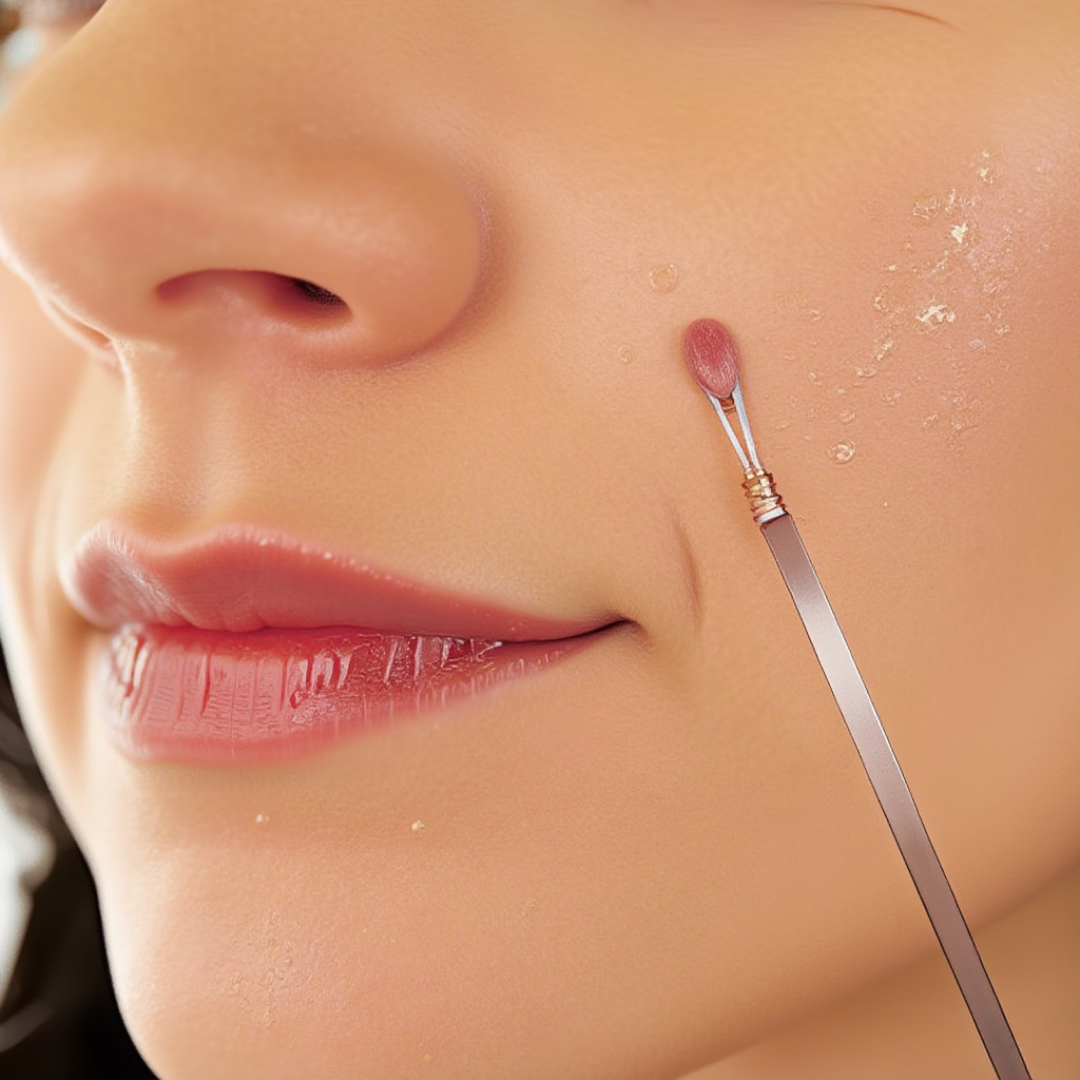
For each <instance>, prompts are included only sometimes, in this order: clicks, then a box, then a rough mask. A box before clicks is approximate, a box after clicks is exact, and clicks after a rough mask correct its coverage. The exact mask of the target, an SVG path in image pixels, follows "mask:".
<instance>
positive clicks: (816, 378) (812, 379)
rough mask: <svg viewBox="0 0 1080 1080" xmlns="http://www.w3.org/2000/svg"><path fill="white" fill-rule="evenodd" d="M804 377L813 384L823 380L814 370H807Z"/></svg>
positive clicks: (818, 384) (817, 384)
mask: <svg viewBox="0 0 1080 1080" xmlns="http://www.w3.org/2000/svg"><path fill="white" fill-rule="evenodd" d="M806 377H807V379H809V380H810V382H812V383H813V384H814V385H815V386H820V385H821V384H822V383H823V382H824V381H825V380H824V379H822V377H821V376H820V375H819V374H818V373H817V372H816V371H808V372H807V373H806Z"/></svg>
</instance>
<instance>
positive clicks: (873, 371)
mask: <svg viewBox="0 0 1080 1080" xmlns="http://www.w3.org/2000/svg"><path fill="white" fill-rule="evenodd" d="M875 375H877V368H876V367H857V368H856V369H855V378H856V379H872V378H874V376H875Z"/></svg>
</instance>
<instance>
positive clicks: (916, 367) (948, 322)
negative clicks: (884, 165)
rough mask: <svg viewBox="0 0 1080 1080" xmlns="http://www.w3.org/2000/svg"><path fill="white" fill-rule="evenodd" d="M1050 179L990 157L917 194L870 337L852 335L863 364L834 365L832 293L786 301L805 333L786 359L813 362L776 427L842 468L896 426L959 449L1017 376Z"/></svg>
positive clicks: (882, 273)
mask: <svg viewBox="0 0 1080 1080" xmlns="http://www.w3.org/2000/svg"><path fill="white" fill-rule="evenodd" d="M1052 171H1053V163H1052V162H1050V161H1044V162H1042V163H1041V164H1039V165H1037V166H1035V167H1034V169H1033V171H1032V173H1031V175H1028V176H1018V175H1017V174H1016V173H1015V170H1012V169H1011V168H1010V165H1009V163H1008V162H1007V161H1005V160H1004V156H1003V155H1002V154H1001V153H1000V152H998V151H995V150H991V149H985V148H984V149H979V150H977V151H975V152H974V153H973V154H972V156H971V157H970V159H969V160H968V161H967V163H966V166H965V167H964V168H963V169H962V170H960V171H958V174H957V176H956V179H955V182H953V183H951V184H949V185H948V186H945V185H942V187H941V188H940V189H938V190H930V191H926V192H923V193H921V194H916V195H914V196H913V197H912V198H911V201H910V202H908V203H907V209H906V210H904V211H902V213H903V214H904V218H903V220H896V219H895V218H893V220H895V221H896V225H897V229H896V237H897V239H896V240H895V241H894V243H895V248H894V249H893V251H891V252H889V255H888V261H887V262H885V261H882V262H881V263H880V264H879V265H878V267H877V271H876V273H877V280H876V281H874V283H873V284H871V285H870V286H869V288H868V289H867V291H866V294H865V300H863V301H862V302H863V303H866V304H868V305H869V306H870V308H871V311H870V313H869V318H868V319H867V320H866V323H865V324H864V328H863V329H862V330H857V329H855V327H854V326H853V327H852V333H851V336H850V338H849V342H850V344H851V345H852V346H854V347H856V348H857V349H858V350H859V351H858V352H856V353H854V354H847V353H846V351H845V355H844V356H843V357H842V358H839V357H837V356H836V355H835V353H834V351H833V350H834V349H835V343H831V332H832V331H831V329H830V327H829V325H827V324H830V323H834V322H835V316H836V314H837V313H836V312H834V311H833V310H832V308H833V306H834V305H831V304H830V303H829V302H828V300H826V299H825V298H824V295H817V294H814V293H809V292H803V291H795V292H790V291H789V292H784V293H781V294H777V296H776V299H777V301H778V303H779V305H780V306H781V307H783V308H784V309H786V310H787V311H788V312H790V313H791V314H792V315H793V316H794V317H795V319H796V321H797V323H798V325H799V327H800V328H801V329H800V334H801V336H800V339H799V340H798V342H797V343H793V342H784V343H783V345H784V348H783V349H782V350H781V359H783V360H784V361H785V362H786V363H790V364H805V365H806V371H805V381H806V382H805V388H804V390H803V391H802V392H801V393H798V392H796V393H794V394H793V395H792V396H791V397H790V400H787V401H778V402H775V403H774V406H773V407H774V409H775V410H776V417H775V419H774V422H773V424H772V427H773V429H774V430H775V431H777V432H783V431H787V430H788V429H790V428H792V427H793V425H794V426H795V427H796V430H800V429H801V430H802V431H803V432H804V434H803V436H802V439H803V441H804V443H806V444H808V446H809V450H810V452H811V454H813V455H815V456H816V455H818V454H821V455H823V456H824V458H825V460H827V461H829V462H832V463H833V464H837V465H843V464H847V463H848V462H849V461H851V460H852V459H853V458H855V457H856V454H855V450H854V448H855V445H856V442H857V441H858V438H859V435H860V433H865V432H866V431H867V430H868V428H872V427H873V426H874V425H875V424H876V423H880V422H882V421H885V420H886V419H889V418H892V420H893V422H896V421H897V420H899V422H900V423H901V424H902V425H903V426H905V427H917V428H918V429H920V430H925V431H927V432H932V433H933V434H934V435H935V436H937V437H940V438H941V439H943V441H944V445H945V446H946V447H948V448H949V449H952V450H959V449H961V448H962V447H963V445H964V441H965V435H966V433H968V432H970V431H972V430H973V429H975V428H977V427H978V426H979V425H980V423H981V422H982V421H983V418H984V414H985V411H986V407H987V405H988V404H989V402H990V400H991V399H992V398H993V396H994V394H995V392H996V390H997V388H998V387H1000V386H1003V385H1004V384H1005V383H1006V382H1007V381H1008V379H1009V378H1010V377H1011V375H1010V370H1009V369H1010V353H1009V346H1008V338H1009V335H1010V334H1011V332H1012V326H1011V325H1010V323H1011V318H1010V311H1011V310H1013V305H1014V293H1015V292H1016V287H1017V285H1018V284H1019V280H1020V278H1021V276H1022V272H1023V266H1022V265H1021V262H1020V259H1019V258H1018V255H1017V252H1018V251H1021V250H1027V251H1033V250H1039V251H1041V250H1044V249H1045V248H1046V247H1047V244H1048V243H1049V242H1050V241H1049V239H1048V238H1045V237H1044V238H1043V242H1042V243H1041V244H1037V243H1035V242H1033V237H1032V233H1033V232H1035V231H1037V230H1040V229H1043V228H1044V225H1045V222H1044V218H1045V215H1044V213H1043V211H1044V209H1045V207H1044V206H1043V205H1042V204H1041V203H1040V200H1039V191H1040V189H1041V188H1042V186H1043V185H1044V183H1045V181H1046V179H1047V178H1048V174H1049V173H1051V172H1052ZM891 213H892V214H895V213H896V211H895V210H894V211H892V212H891ZM1035 239H1038V238H1037V237H1036V238H1035ZM885 250H886V251H889V249H888V248H886V249H885ZM873 280H874V279H873V278H871V281H873ZM1017 310H1018V308H1017ZM838 362H839V366H838Z"/></svg>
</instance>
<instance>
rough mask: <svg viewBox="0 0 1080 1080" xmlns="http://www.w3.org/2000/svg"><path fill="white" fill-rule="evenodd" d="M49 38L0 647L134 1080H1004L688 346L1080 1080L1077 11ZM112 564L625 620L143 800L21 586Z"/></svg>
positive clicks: (216, 8)
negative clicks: (300, 756) (81, 553)
mask: <svg viewBox="0 0 1080 1080" xmlns="http://www.w3.org/2000/svg"><path fill="white" fill-rule="evenodd" d="M49 37H50V47H49V50H48V55H47V56H46V57H45V58H43V59H42V60H41V61H39V62H38V63H36V64H35V65H34V66H33V67H32V68H31V69H30V70H29V71H27V72H24V73H23V74H22V75H21V76H20V79H19V83H20V85H19V87H18V89H17V91H16V93H15V96H14V98H13V100H12V102H11V103H10V105H9V106H8V108H7V110H6V112H5V113H4V114H3V116H2V117H0V245H2V250H3V254H4V257H5V260H6V261H7V263H8V265H9V267H10V268H11V270H12V271H14V272H4V273H3V274H2V276H0V521H2V550H0V570H2V596H3V606H2V612H3V617H2V636H3V641H4V645H5V649H6V650H7V651H8V652H9V655H10V659H11V662H12V665H13V669H14V673H15V678H16V682H17V689H18V692H19V695H20V700H21V703H22V705H23V708H24V711H25V718H26V723H27V726H28V728H29V731H30V733H31V736H32V739H33V742H34V745H35V748H36V750H37V752H38V754H39V756H40V758H41V761H42V763H43V765H44V767H45V769H46V771H47V774H48V777H49V779H50V781H51V783H52V785H53V788H54V790H55V792H56V794H57V797H58V799H59V800H60V802H61V804H62V807H63V809H64V811H65V813H66V815H67V817H68V819H69V820H70V822H71V824H72V827H73V829H74V830H75V832H76V833H77V835H78V838H79V839H80V841H81V842H82V844H83V845H84V847H85V850H86V853H87V855H88V858H89V860H90V863H91V865H92V868H93V870H94V874H95V877H96V879H97V882H98V886H99V890H100V894H101V901H102V905H103V913H104V919H105V926H106V933H107V938H108V944H109V953H110V959H111V964H112V969H113V972H114V977H115V980H116V984H117V989H118V993H119V997H120V1000H121V1003H122V1007H123V1009H124V1013H125V1016H126V1019H127V1022H128V1024H129V1025H130V1027H131V1030H132V1033H133V1035H134V1037H135V1039H136V1041H137V1043H138V1045H139V1046H140V1048H141V1049H142V1051H143V1052H144V1054H145V1055H146V1057H147V1059H148V1061H149V1062H150V1064H151V1065H152V1066H153V1068H154V1069H155V1070H157V1071H158V1072H159V1073H160V1075H161V1076H162V1077H163V1078H164V1080H242V1078H245V1077H250V1078H259V1080H286V1078H295V1077H298V1076H302V1075H303V1076H319V1077H323V1078H325V1080H411V1078H413V1077H431V1078H433V1080H434V1078H438V1080H489V1078H490V1080H506V1078H513V1080H555V1078H558V1080H675V1078H678V1077H685V1076H688V1075H690V1074H693V1076H694V1080H791V1078H792V1077H799V1078H801V1080H816V1078H821V1080H825V1078H828V1080H848V1078H850V1080H856V1078H858V1080H865V1078H867V1077H874V1078H875V1080H892V1078H894V1077H895V1078H896V1080H901V1078H904V1080H910V1078H919V1080H967V1078H972V1080H975V1078H980V1077H989V1076H990V1075H991V1074H990V1069H989V1066H988V1064H987V1063H986V1061H985V1058H984V1057H983V1055H982V1051H981V1049H980V1047H979V1045H978V1041H977V1038H976V1036H975V1034H974V1032H973V1030H972V1029H971V1027H970V1025H969V1022H968V1021H967V1019H966V1016H965V1014H964V1012H963V1007H962V1005H961V1004H960V1002H959V997H958V995H957V994H956V991H955V989H954V988H953V987H951V986H950V984H949V981H948V975H947V972H946V971H945V969H944V965H943V962H942V961H941V960H940V959H939V958H938V957H936V956H935V955H934V943H933V938H932V935H931V932H930V930H929V927H928V925H927V922H926V920H925V917H924V916H923V914H922V911H921V909H920V907H919V904H918V901H917V899H916V898H915V895H914V893H913V890H912V888H911V885H910V883H909V881H908V879H907V877H906V874H905V872H904V869H903V867H902V864H901V862H900V859H899V856H898V855H897V853H896V851H895V848H894V846H893V844H892V841H891V839H890V837H889V834H888V831H887V828H886V826H885V823H884V820H883V818H882V816H881V813H880V811H879V810H878V808H877V806H876V804H875V802H874V799H873V796H872V794H871V792H870V790H869V787H868V784H867V782H866V779H865V777H864V775H863V773H862V771H861V767H860V765H859V763H858V760H857V758H856V756H855V753H854V751H853V748H852V746H851V744H850V740H849V739H848V736H847V735H846V733H845V731H844V728H843V725H842V723H841V721H840V718H839V716H838V714H837V712H836V710H835V707H834V705H833V703H832V701H831V698H830V696H829V693H828V689H827V687H826V686H825V685H824V682H823V679H822V677H821V675H820V673H819V671H818V669H817V667H816V664H815V662H814V659H813V656H812V654H811V651H810V649H809V647H808V645H807V642H806V640H805V637H804V635H803V632H802V630H801V628H800V626H799V623H798V619H797V617H796V615H795V612H794V611H793V610H792V607H791V604H790V601H789V599H788V598H787V596H786V594H785V592H784V588H783V585H782V583H781V581H780V578H779V575H778V574H777V572H776V570H775V567H774V566H773V565H772V563H771V560H770V557H769V554H768V550H767V548H766V546H765V544H764V543H763V541H762V539H761V537H760V536H759V535H758V534H757V531H756V529H755V528H754V526H753V523H752V522H751V520H750V518H749V515H748V512H747V509H746V505H745V501H744V499H743V497H742V494H741V491H740V488H739V480H740V477H739V474H738V470H737V466H736V464H735V461H734V459H733V456H732V454H731V451H730V448H729V447H728V446H727V445H726V441H725V440H724V438H723V435H722V432H721V431H720V429H719V427H718V425H717V423H716V419H715V417H714V415H713V414H712V412H711V410H710V408H709V406H708V403H707V402H706V401H705V400H704V398H703V397H702V396H701V394H700V393H699V392H698V391H697V390H696V389H695V388H694V386H693V385H692V383H691V382H690V380H689V377H688V375H687V373H686V372H685V370H684V368H683V367H682V364H681V360H680V357H679V352H678V343H679V338H680V335H681V332H682V329H683V327H684V326H685V325H686V324H687V323H689V322H690V321H691V320H693V319H694V318H697V317H699V316H703V315H710V316H713V317H716V318H719V319H721V320H722V321H724V322H725V323H726V324H727V325H728V326H730V327H731V328H732V331H733V333H734V334H735V336H736V338H737V339H738V342H739V345H740V348H741V350H742V355H743V370H744V388H745V390H746V393H747V396H748V399H749V402H750V409H751V413H752V416H753V418H754V421H755V428H756V432H757V435H758V440H759V443H760V444H761V450H762V454H763V457H764V459H765V461H766V462H767V463H768V464H769V466H770V467H771V469H772V470H773V472H774V473H775V475H776V476H777V480H778V483H779V485H780V488H781V490H782V492H783V493H784V494H785V496H786V498H787V500H788V503H789V505H790V507H791V508H792V510H793V511H794V513H795V515H796V519H797V520H798V522H799V526H800V529H801V530H802V532H803V535H804V537H805V539H806V542H807V546H808V547H809V549H810V551H811V553H812V555H813V557H814V560H815V562H816V564H817V567H818V570H819V573H820V574H821V576H822V579H823V580H824V582H825V584H826V587H827V588H828V590H829V592H830V595H831V597H832V600H833V603H834V606H835V607H836V609H837V611H838V614H839V615H840V618H841V621H842V623H843V624H844V627H845V629H846V631H847V634H848V637H849V640H850V642H851V644H852V647H853V650H854V652H855V655H856V657H857V658H858V660H859V663H860V665H861V667H862V669H863V672H864V674H865V676H866V679H867V682H868V684H869V686H870V689H871V692H872V693H873V695H874V697H875V700H876V703H877V705H878V708H879V711H880V712H881V715H882V717H883V718H884V721H885V724H886V727H887V728H888V730H889V732H890V734H891V736H892V739H893V741H894V744H895V747H896V749H897V752H898V755H899V757H900V759H901V761H902V763H903V765H904V768H905V770H906V772H907V775H908V778H909V780H910V783H911V786H912V788H913V790H914V792H915V795H916V798H917V799H918V801H919V803H920V806H921V809H922V811H923V813H924V816H925V818H926V821H927V824H928V827H929V829H930V832H931V835H932V836H933V838H934V841H935V844H936V846H937V848H938V851H939V853H940V855H941V858H942V861H943V863H944V865H945V868H946V871H947V872H948V874H949V877H950V879H951V881H952V883H953V886H954V888H955V890H956V892H957V895H958V897H959V899H960V901H961V904H962V905H963V907H964V909H965V911H966V912H967V914H968V916H969V918H970V920H971V922H972V924H973V925H974V926H975V927H977V928H980V930H979V934H978V937H979V940H980V942H982V944H983V945H984V949H985V954H986V959H987V963H988V966H989V968H990V971H991V974H992V975H993V977H994V978H995V982H996V983H997V985H998V988H999V991H1000V993H1001V996H1002V999H1003V1001H1004V1003H1005V1006H1006V1009H1007V1011H1008V1012H1009V1014H1010V1017H1011V1019H1012V1020H1013V1023H1014V1027H1015V1029H1016V1032H1017V1034H1018V1037H1019V1039H1020V1042H1021V1044H1022V1046H1023V1048H1024V1051H1025V1053H1026V1055H1027V1057H1028V1059H1029V1063H1030V1065H1031V1067H1032V1071H1033V1073H1034V1074H1035V1075H1036V1076H1037V1077H1038V1078H1039V1080H1053V1078H1060V1080H1065V1078H1068V1077H1075V1076H1076V1075H1077V1074H1078V1072H1080V1029H1078V1027H1077V1025H1076V1024H1075V1022H1074V1021H1075V1015H1074V1014H1075V1002H1076V1001H1077V999H1078V996H1080V975H1078V972H1080V930H1078V922H1080V917H1078V915H1077V912H1078V911H1080V876H1078V874H1077V870H1076V868H1077V866H1078V864H1080V784H1077V782H1076V765H1077V761H1078V760H1080V723H1078V716H1080V676H1078V669H1077V664H1076V643H1077V641H1080V559H1077V557H1076V556H1077V539H1076V538H1077V529H1078V526H1080V520H1078V515H1080V510H1078V509H1077V508H1078V507H1080V424H1078V423H1077V422H1076V415H1077V403H1078V402H1080V364H1078V363H1077V358H1078V354H1077V344H1076V342H1077V332H1076V317H1075V312H1076V299H1077V296H1078V295H1080V215H1077V214H1076V206H1077V203H1078V201H1080V139H1078V138H1077V134H1078V121H1080V7H1077V5H1076V4H1074V3H1072V2H1071V0H1060V2H1050V0H1036V2H1032V0H1025V2H1023V3H1021V2H1019V0H1016V2H1006V0H989V2H985V3H976V2H974V0H926V3H925V4H924V5H923V6H922V7H921V8H920V10H919V11H908V10H904V9H901V8H898V7H889V6H886V5H874V4H854V3H839V2H838V3H829V2H825V3H812V2H809V0H808V2H806V3H783V2H777V3H775V4H773V3H761V2H753V3H751V2H750V0H745V2H740V0H730V2H724V0H653V2H647V0H645V2H637V3H625V2H623V0H543V2H538V0H455V2H454V3H437V2H434V0H430V2H429V0H417V2H414V3H408V4H403V3H400V2H390V0H365V3H362V4H359V3H356V4H354V3H341V2H339V0H304V2H303V3H282V2H279V0H228V3H221V2H219V0H108V2H107V3H106V4H105V6H104V8H103V9H102V10H101V11H100V12H99V13H98V14H97V15H95V16H94V18H93V19H92V20H90V21H89V22H87V23H86V24H85V25H84V26H81V27H77V26H76V25H74V24H72V25H69V26H62V27H52V28H50V30H49ZM289 278H302V279H304V280H307V281H309V282H312V283H314V284H315V285H317V286H319V287H321V288H324V289H328V290H330V291H332V292H334V293H336V294H337V295H338V296H340V297H342V298H343V299H344V301H345V302H346V303H347V304H348V306H349V308H348V312H345V311H344V309H342V308H340V307H339V308H332V307H327V306H326V305H318V304H316V303H313V302H311V301H310V300H308V299H305V298H304V297H303V296H301V295H299V294H298V292H297V291H296V290H295V289H289V288H287V287H285V285H287V279H289ZM35 294H36V297H35ZM37 300H39V301H41V302H42V304H44V306H45V308H47V309H49V312H50V314H46V313H45V311H44V310H43V309H42V307H41V306H39V304H38V303H37V302H36V301H37ZM106 519H114V520H119V521H122V522H125V523H127V524H128V525H129V526H130V527H131V528H134V529H138V530H140V531H142V532H144V533H146V534H147V535H149V536H152V537H160V538H171V539H182V538H186V537H195V536H199V535H202V534H204V533H206V532H208V531H209V530H211V529H214V528H216V527H218V526H221V525H226V524H231V523H249V524H256V525H261V526H266V527H272V528H277V529H281V530H283V531H286V532H290V533H293V534H299V535H302V536H305V537H308V538H310V539H312V540H313V541H315V542H318V543H320V544H322V545H324V546H326V547H331V548H334V549H335V550H342V551H348V552H354V553H357V554H358V555H360V556H362V557H365V558H369V559H371V560H372V561H373V562H376V563H380V564H382V565H384V566H386V567H388V568H391V569H395V570H398V571H400V572H401V573H404V574H407V575H408V576H411V577H414V578H420V579H422V580H425V581H429V582H431V583H433V584H436V585H442V586H445V587H448V588H454V589H458V590H464V591H467V592H470V593H474V594H476V595H479V596H482V597H484V598H486V599H488V600H490V601H492V602H497V603H503V604H506V605H508V606H511V607H516V608H524V609H525V610H529V611H534V612H536V613H538V614H546V615H554V616H560V617H581V618H593V617H597V618H599V617H601V616H613V617H620V618H623V619H625V620H626V621H627V625H626V626H625V627H624V628H623V629H622V630H620V631H619V632H618V633H616V634H613V635H611V636H610V637H609V638H608V639H607V640H605V641H604V642H603V643H601V644H599V645H598V646H596V647H595V648H592V649H590V650H587V651H586V652H584V653H582V654H580V655H579V656H576V657H574V658H573V659H571V660H569V661H567V662H565V663H564V664H561V665H559V666H557V667H556V668H553V669H551V670H550V671H547V672H545V673H544V674H543V675H541V676H540V677H536V678H532V679H528V680H525V681H524V682H522V683H519V684H516V685H514V686H513V687H511V688H509V689H508V690H507V691H506V692H503V693H500V694H496V695H494V696H491V697H487V698H484V699H482V700H478V701H475V702H472V703H470V704H468V705H466V706H463V707H461V708H457V709H456V710H454V711H449V712H446V713H442V714H438V715H429V716H426V717H419V718H416V719H413V720H410V721H408V722H402V723H401V724H400V725H398V726H396V727H394V728H392V729H390V730H387V731H384V732H382V733H380V734H378V735H375V736H373V737H367V738H362V739H358V740H356V741H354V742H351V743H348V744H346V745H342V746H340V747H338V748H335V749H333V750H331V751H330V752H327V753H323V754H320V755H317V756H314V757H309V758H306V759H304V760H300V761H296V762H292V763H288V764H283V765H280V766H276V767H264V768H250V769H245V770H229V769H214V768H197V767H190V766H186V767H180V766H170V765H148V764H140V763H136V762H134V761H131V760H128V759H127V758H125V757H124V756H122V755H121V754H120V753H119V752H118V751H116V750H115V749H113V747H112V746H111V745H110V744H109V743H108V742H107V741H106V740H105V737H104V734H103V727H104V725H103V724H102V722H101V716H100V715H99V713H100V708H101V706H100V705H99V704H98V703H97V698H96V696H95V691H94V688H95V680H96V674H95V673H96V671H97V662H98V659H99V656H100V653H101V650H102V646H103V636H102V634H101V633H100V632H99V631H96V630H94V629H93V628H91V627H90V626H89V625H88V624H87V623H86V622H84V621H83V620H82V619H81V618H80V617H79V616H78V615H77V614H76V613H75V611H74V609H73V608H72V606H71V604H70V602H69V600H68V599H67V597H66V595H65V593H64V591H63V587H62V575H63V569H64V566H65V561H66V560H67V559H68V558H69V557H70V554H71V551H72V549H73V547H74V545H75V544H76V542H77V540H78V538H79V537H80V536H81V535H82V534H83V533H84V532H85V531H86V530H88V529H90V528H92V527H93V526H95V525H97V524H98V523H99V522H101V521H103V520H106ZM417 822H422V823H423V827H422V828H414V824H415V823H417ZM695 1070H697V1071H695Z"/></svg>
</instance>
